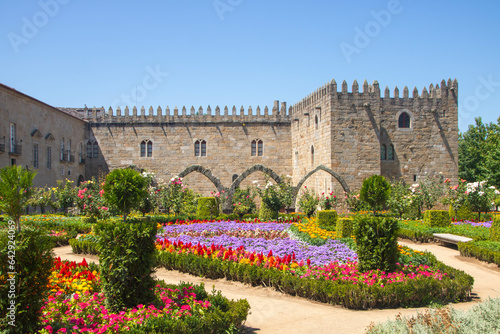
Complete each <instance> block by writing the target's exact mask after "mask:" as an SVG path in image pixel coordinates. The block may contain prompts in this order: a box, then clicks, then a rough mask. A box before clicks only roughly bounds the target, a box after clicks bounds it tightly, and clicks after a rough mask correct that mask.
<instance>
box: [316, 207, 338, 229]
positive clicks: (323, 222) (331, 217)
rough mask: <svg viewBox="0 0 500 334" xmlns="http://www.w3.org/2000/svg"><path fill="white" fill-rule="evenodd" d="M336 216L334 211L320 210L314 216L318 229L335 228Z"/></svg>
mask: <svg viewBox="0 0 500 334" xmlns="http://www.w3.org/2000/svg"><path fill="white" fill-rule="evenodd" d="M337 218H338V214H337V211H335V210H320V211H318V213H317V214H316V219H317V220H318V225H319V227H322V228H325V227H335V226H336V225H337Z"/></svg>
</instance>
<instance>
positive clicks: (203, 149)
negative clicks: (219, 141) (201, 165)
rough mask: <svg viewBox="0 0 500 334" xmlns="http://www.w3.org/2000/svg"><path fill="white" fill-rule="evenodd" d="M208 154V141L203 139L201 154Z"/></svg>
mask: <svg viewBox="0 0 500 334" xmlns="http://www.w3.org/2000/svg"><path fill="white" fill-rule="evenodd" d="M206 155H207V142H206V141H204V140H202V141H201V156H202V157H204V156H206Z"/></svg>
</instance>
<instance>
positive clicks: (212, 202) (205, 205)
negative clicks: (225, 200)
mask: <svg viewBox="0 0 500 334" xmlns="http://www.w3.org/2000/svg"><path fill="white" fill-rule="evenodd" d="M196 215H197V216H198V217H200V218H201V219H208V218H215V217H217V216H218V215H219V205H218V204H217V200H216V199H215V197H200V198H198V206H197V207H196Z"/></svg>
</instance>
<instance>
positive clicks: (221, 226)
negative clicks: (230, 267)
mask: <svg viewBox="0 0 500 334" xmlns="http://www.w3.org/2000/svg"><path fill="white" fill-rule="evenodd" d="M290 225H291V224H288V223H237V222H235V221H229V222H226V221H223V222H215V223H197V224H183V225H167V226H165V227H164V228H163V229H164V231H165V232H168V233H171V232H177V233H183V232H187V231H193V232H204V231H230V230H246V231H248V230H263V231H284V230H286V229H288V228H289V227H290Z"/></svg>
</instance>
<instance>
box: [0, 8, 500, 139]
mask: <svg viewBox="0 0 500 334" xmlns="http://www.w3.org/2000/svg"><path fill="white" fill-rule="evenodd" d="M499 14H500V1H494V0H488V1H486V0H485V1H476V2H473V1H470V0H467V1H464V0H443V1H436V0H434V1H425V0H422V1H415V0H414V1H411V0H400V1H397V0H370V1H368V0H366V1H359V0H358V1H345V0H343V1H331V0H330V1H326V0H325V1H312V0H311V1H295V0H286V1H285V0H283V1H281V0H273V1H269V0H267V1H263V0H198V1H195V0H182V1H180V0H179V1H166V0H162V1H159V0H158V1H131V0H122V1H117V0H106V1H102V0H101V1H97V0H86V1H78V0H40V1H33V0H22V1H20V0H17V1H16V0H0V57H1V58H0V82H1V83H3V84H5V85H8V86H11V87H13V88H15V89H17V90H19V91H21V92H23V93H26V94H28V95H30V96H33V97H35V98H37V99H40V100H42V101H44V102H46V103H48V104H51V105H53V106H57V107H83V106H84V105H85V104H86V105H87V106H89V107H91V106H98V107H100V106H104V107H106V108H109V106H113V108H114V107H116V106H117V105H120V106H122V107H123V106H125V105H129V106H130V105H134V104H135V103H136V101H137V105H138V106H141V105H145V106H146V109H147V108H149V106H151V105H152V106H153V108H154V109H155V110H156V108H157V107H158V105H160V106H161V107H162V108H163V109H165V107H166V106H167V105H168V106H169V107H170V109H171V110H172V109H173V107H174V106H178V107H179V108H181V107H182V106H183V105H185V106H186V107H187V108H188V109H189V108H190V107H191V106H192V105H194V106H195V109H198V108H199V107H200V106H202V107H203V109H206V107H207V106H208V105H210V106H211V107H212V109H214V108H215V106H217V105H219V106H220V107H221V108H223V107H224V106H225V105H227V106H228V107H229V108H231V107H232V106H233V105H236V107H237V108H238V109H239V108H240V106H242V105H243V106H244V107H245V109H246V108H248V106H250V105H251V106H252V108H253V109H254V110H255V108H256V107H257V105H260V107H261V108H263V107H264V106H265V105H267V106H269V107H270V108H271V107H272V104H273V101H274V100H280V101H286V102H287V103H288V105H291V104H293V103H296V102H298V101H300V100H301V99H302V98H303V97H305V96H306V95H307V94H309V93H311V92H312V91H314V90H315V89H317V88H318V87H320V86H322V85H323V84H325V83H327V82H329V81H331V79H335V80H336V81H337V83H338V84H339V87H340V83H341V82H342V81H343V80H346V81H347V82H348V85H349V90H350V89H351V88H350V87H351V85H352V81H353V80H354V79H357V80H358V82H359V85H360V86H361V85H362V83H363V81H364V79H367V80H368V82H369V83H372V82H373V81H374V80H377V81H378V82H379V83H380V86H381V89H382V91H383V89H384V88H385V86H388V87H389V88H390V89H391V95H392V91H393V89H394V87H395V86H398V87H399V89H400V92H401V93H400V94H402V90H403V87H404V86H405V85H406V86H408V87H409V89H410V95H411V91H412V90H413V87H414V86H416V87H417V88H418V90H419V92H420V91H421V90H422V89H423V87H424V86H425V87H427V88H428V87H429V85H430V84H431V83H433V84H434V85H435V84H436V83H439V82H441V80H442V79H445V80H448V78H452V80H453V79H454V78H457V80H458V83H459V107H460V112H459V127H460V130H462V131H465V130H466V129H467V126H468V125H469V124H472V123H474V117H478V116H481V117H482V118H483V121H485V122H496V120H497V118H498V117H499V116H500V108H499V105H500V38H499V32H500V29H499V28H500V23H499V22H500V20H499V17H498V16H499Z"/></svg>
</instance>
